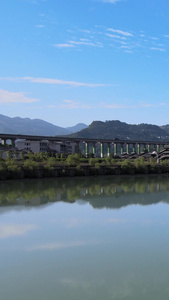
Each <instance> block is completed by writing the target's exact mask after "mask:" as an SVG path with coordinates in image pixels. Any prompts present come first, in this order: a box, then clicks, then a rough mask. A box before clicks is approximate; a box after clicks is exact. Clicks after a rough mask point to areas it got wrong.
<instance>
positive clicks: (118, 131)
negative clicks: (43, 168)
mask: <svg viewBox="0 0 169 300" xmlns="http://www.w3.org/2000/svg"><path fill="white" fill-rule="evenodd" d="M164 128H165V126H164ZM72 136H73V137H82V138H95V139H119V140H120V139H121V140H123V139H124V140H126V139H128V140H142V141H146V140H149V141H158V140H159V141H167V140H169V125H168V132H167V130H164V129H163V128H160V127H159V126H157V125H151V124H139V125H131V124H127V123H124V122H120V121H106V122H101V121H94V122H92V123H91V125H89V126H88V128H86V129H83V130H81V131H80V132H77V133H75V134H73V135H72Z"/></svg>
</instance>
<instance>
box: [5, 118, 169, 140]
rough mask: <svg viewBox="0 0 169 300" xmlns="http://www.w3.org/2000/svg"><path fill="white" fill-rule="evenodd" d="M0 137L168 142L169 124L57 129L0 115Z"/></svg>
mask: <svg viewBox="0 0 169 300" xmlns="http://www.w3.org/2000/svg"><path fill="white" fill-rule="evenodd" d="M0 133H6V134H7V133H10V134H28V135H39V136H45V135H46V136H59V135H65V136H69V137H77V138H91V139H92V138H93V139H119V140H142V141H148V140H149V141H153V140H154V141H158V140H159V141H169V124H167V125H163V126H158V125H153V124H146V123H141V124H138V125H136V124H128V123H125V122H121V121H119V120H109V121H105V122H103V121H93V122H92V123H91V124H90V125H89V126H87V125H86V124H84V123H78V124H76V125H75V126H72V127H66V128H64V127H59V126H57V125H53V124H52V123H49V122H47V121H44V120H41V119H30V118H21V117H14V118H11V117H7V116H5V115H2V114H0Z"/></svg>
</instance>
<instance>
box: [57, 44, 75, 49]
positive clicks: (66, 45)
mask: <svg viewBox="0 0 169 300" xmlns="http://www.w3.org/2000/svg"><path fill="white" fill-rule="evenodd" d="M54 47H56V48H73V47H75V46H74V45H72V44H55V45H54Z"/></svg>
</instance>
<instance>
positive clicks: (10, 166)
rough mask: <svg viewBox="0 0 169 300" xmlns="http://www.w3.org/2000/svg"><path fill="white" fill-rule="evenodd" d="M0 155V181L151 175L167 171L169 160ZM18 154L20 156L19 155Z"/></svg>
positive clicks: (42, 154) (168, 169) (77, 155)
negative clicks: (61, 177) (4, 156)
mask: <svg viewBox="0 0 169 300" xmlns="http://www.w3.org/2000/svg"><path fill="white" fill-rule="evenodd" d="M9 152H10V151H7V158H6V159H3V158H2V156H0V180H4V179H15V178H42V177H60V176H91V175H120V174H131V175H133V174H148V173H150V174H152V173H164V172H165V173H167V172H169V161H167V160H165V161H161V163H157V162H156V160H155V159H154V158H153V157H150V158H149V160H148V161H146V160H145V159H144V157H143V156H140V157H138V158H137V159H135V160H134V159H120V158H115V157H105V158H94V157H89V158H85V157H84V156H82V155H81V154H79V153H75V154H67V155H66V154H62V155H60V156H59V155H58V154H56V155H53V156H50V155H49V154H48V153H35V154H33V153H31V152H30V153H28V154H27V155H26V156H24V155H23V153H21V154H22V155H20V156H19V155H18V153H15V155H11V153H9ZM19 157H20V158H19Z"/></svg>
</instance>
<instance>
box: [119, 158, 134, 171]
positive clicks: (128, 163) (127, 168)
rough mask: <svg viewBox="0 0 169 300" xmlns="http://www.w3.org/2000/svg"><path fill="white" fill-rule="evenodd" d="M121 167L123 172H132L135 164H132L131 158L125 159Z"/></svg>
mask: <svg viewBox="0 0 169 300" xmlns="http://www.w3.org/2000/svg"><path fill="white" fill-rule="evenodd" d="M121 169H122V171H123V173H125V174H130V173H131V171H132V170H133V164H132V162H131V160H130V159H125V160H124V161H122V163H121Z"/></svg>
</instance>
